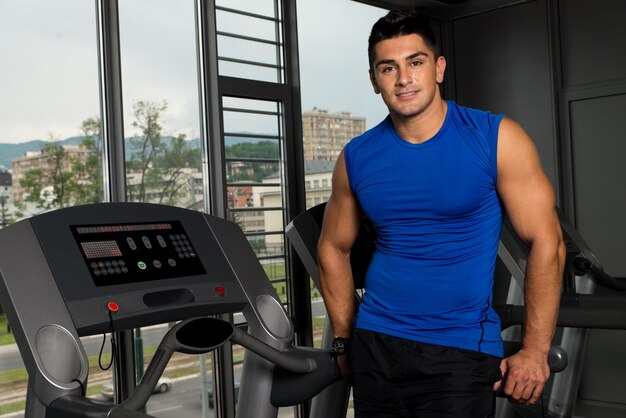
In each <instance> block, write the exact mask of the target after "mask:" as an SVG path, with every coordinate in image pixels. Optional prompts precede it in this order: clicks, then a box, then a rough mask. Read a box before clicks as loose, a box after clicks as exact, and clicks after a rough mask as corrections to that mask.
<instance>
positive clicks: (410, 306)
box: [344, 101, 503, 356]
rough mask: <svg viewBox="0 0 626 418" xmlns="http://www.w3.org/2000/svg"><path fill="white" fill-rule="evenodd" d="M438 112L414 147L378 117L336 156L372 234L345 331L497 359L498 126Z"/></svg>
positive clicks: (473, 113) (475, 114) (480, 117)
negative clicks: (359, 293)
mask: <svg viewBox="0 0 626 418" xmlns="http://www.w3.org/2000/svg"><path fill="white" fill-rule="evenodd" d="M447 103H448V110H447V114H446V117H445V121H444V123H443V126H442V127H441V129H440V130H439V132H438V133H437V134H436V135H435V136H434V137H432V138H431V139H429V140H427V141H425V142H423V143H420V144H412V143H409V142H407V141H405V140H404V139H402V138H401V137H400V136H399V135H398V134H397V133H396V131H395V129H394V127H393V124H392V121H391V119H390V118H389V117H387V118H386V119H385V120H384V121H383V122H381V123H380V124H379V125H378V126H376V127H374V128H372V129H370V130H369V131H367V132H365V133H364V134H363V135H361V136H359V137H356V138H354V139H352V140H351V141H350V142H349V143H348V144H347V145H346V147H345V151H344V156H345V161H346V168H347V172H348V179H349V182H350V187H351V189H352V191H353V193H354V194H355V196H356V198H357V200H358V203H359V205H360V207H361V209H362V210H363V211H364V213H365V215H366V216H367V217H368V218H369V219H370V220H371V221H372V223H373V224H374V226H375V227H376V233H377V243H376V252H375V254H374V257H373V259H372V262H371V264H370V266H369V269H368V271H367V275H366V279H365V293H364V295H363V302H362V303H361V305H360V306H359V311H358V314H357V318H356V324H355V326H356V327H357V328H361V329H368V330H372V331H376V332H381V333H384V334H388V335H393V336H396V337H400V338H405V339H409V340H414V341H420V342H425V343H430V344H438V345H443V346H450V347H457V348H463V349H469V350H474V351H480V352H484V353H487V354H491V355H495V356H502V354H503V353H502V340H501V337H500V321H499V317H498V315H497V314H496V313H495V311H494V310H493V309H492V306H491V302H492V287H493V276H494V269H495V261H496V256H497V251H498V240H499V237H500V230H501V226H502V208H501V202H500V199H499V197H498V195H497V193H496V176H497V142H498V127H499V125H500V121H501V120H502V118H503V116H502V115H493V114H491V113H488V112H482V111H478V110H474V109H470V108H466V107H462V106H459V105H457V104H456V103H454V102H451V101H448V102H447Z"/></svg>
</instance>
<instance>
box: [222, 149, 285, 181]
mask: <svg viewBox="0 0 626 418" xmlns="http://www.w3.org/2000/svg"><path fill="white" fill-rule="evenodd" d="M225 155H226V158H232V159H238V158H241V159H251V158H259V159H270V160H278V159H279V157H280V148H279V146H278V142H276V141H260V142H242V143H240V144H233V145H229V146H227V147H226V148H225ZM243 164H244V167H239V168H238V170H237V171H234V170H230V171H231V172H229V177H228V180H229V181H231V182H237V181H255V182H258V181H261V180H262V179H263V178H265V177H267V176H269V175H271V174H274V173H276V172H277V171H278V163H273V162H255V161H246V162H245V163H243Z"/></svg>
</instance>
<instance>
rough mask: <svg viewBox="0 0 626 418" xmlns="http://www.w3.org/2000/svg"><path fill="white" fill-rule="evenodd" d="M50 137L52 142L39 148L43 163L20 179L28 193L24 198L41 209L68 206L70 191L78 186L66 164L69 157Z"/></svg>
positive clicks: (69, 166)
mask: <svg viewBox="0 0 626 418" xmlns="http://www.w3.org/2000/svg"><path fill="white" fill-rule="evenodd" d="M50 137H51V140H52V142H50V143H47V144H45V145H44V146H43V147H42V149H41V154H42V155H43V163H42V164H40V166H39V168H34V169H31V170H28V171H27V172H26V173H25V174H24V178H23V179H22V180H20V184H21V186H22V187H23V188H24V190H25V191H26V192H27V193H28V197H26V199H25V200H26V201H28V202H33V203H35V204H36V205H37V207H38V208H42V209H52V208H55V207H59V208H63V207H66V206H69V205H70V203H71V195H72V191H73V190H76V188H77V187H78V185H77V184H76V179H75V177H74V174H73V173H72V171H71V165H68V164H67V162H68V159H69V157H68V156H67V155H66V153H65V149H64V148H63V147H62V146H61V145H59V144H58V141H57V140H55V139H54V138H53V137H52V135H50ZM67 168H70V170H68V169H67Z"/></svg>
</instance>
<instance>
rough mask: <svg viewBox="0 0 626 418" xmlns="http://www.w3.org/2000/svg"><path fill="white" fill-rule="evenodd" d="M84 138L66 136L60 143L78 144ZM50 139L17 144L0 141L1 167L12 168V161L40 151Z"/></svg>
mask: <svg viewBox="0 0 626 418" xmlns="http://www.w3.org/2000/svg"><path fill="white" fill-rule="evenodd" d="M82 140H83V138H82V137H80V136H75V137H71V138H66V139H64V140H62V141H59V145H77V144H80V143H81V141H82ZM49 142H50V141H44V140H41V139H33V140H32V141H28V142H20V143H17V144H3V143H0V167H2V166H4V167H5V168H7V169H10V168H11V161H12V160H14V159H16V158H19V157H23V156H24V154H26V153H27V152H31V151H39V150H41V149H42V148H43V146H44V145H46V144H48V143H49Z"/></svg>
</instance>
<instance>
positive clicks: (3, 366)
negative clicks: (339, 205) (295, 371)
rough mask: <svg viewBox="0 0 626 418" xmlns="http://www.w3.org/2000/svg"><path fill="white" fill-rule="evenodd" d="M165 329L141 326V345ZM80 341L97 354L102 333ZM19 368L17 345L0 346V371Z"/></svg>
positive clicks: (319, 308)
mask: <svg viewBox="0 0 626 418" xmlns="http://www.w3.org/2000/svg"><path fill="white" fill-rule="evenodd" d="M311 313H312V315H313V317H316V316H322V315H325V311H324V304H323V303H322V302H321V300H316V301H312V302H311ZM238 315H241V314H238ZM235 321H237V315H236V316H235ZM167 329H168V326H167V324H161V325H155V326H152V327H146V328H142V331H141V337H142V339H143V346H144V347H150V346H156V345H158V344H159V342H161V339H162V338H163V336H164V335H165V333H166V332H167ZM81 341H82V343H83V347H84V349H85V352H86V353H87V355H88V356H95V355H98V353H99V352H100V347H102V335H94V336H89V337H81ZM103 352H105V353H110V352H111V345H110V339H109V338H107V340H106V342H105V345H104V350H103ZM21 368H24V362H23V361H22V357H21V356H20V353H19V350H18V348H17V346H16V345H15V344H9V345H4V346H0V372H2V371H7V370H14V369H21Z"/></svg>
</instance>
